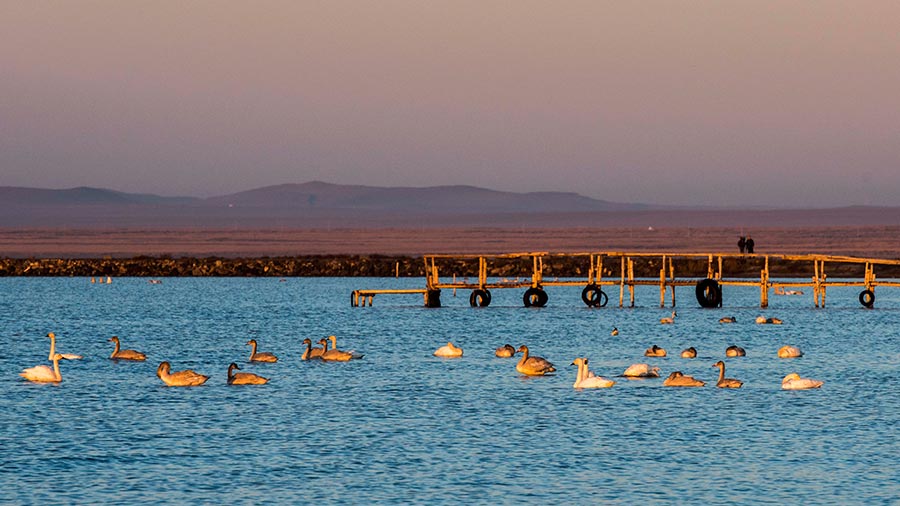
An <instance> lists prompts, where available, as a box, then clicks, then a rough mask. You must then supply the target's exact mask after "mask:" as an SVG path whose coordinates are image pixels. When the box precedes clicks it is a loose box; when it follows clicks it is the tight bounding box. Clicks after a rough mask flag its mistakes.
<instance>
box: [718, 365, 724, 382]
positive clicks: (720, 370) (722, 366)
mask: <svg viewBox="0 0 900 506" xmlns="http://www.w3.org/2000/svg"><path fill="white" fill-rule="evenodd" d="M723 379H725V364H722V365H720V366H719V382H721V381H722V380H723Z"/></svg>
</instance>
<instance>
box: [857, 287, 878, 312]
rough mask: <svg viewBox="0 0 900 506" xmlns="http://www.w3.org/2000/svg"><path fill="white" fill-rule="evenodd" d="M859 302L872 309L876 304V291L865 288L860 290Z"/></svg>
mask: <svg viewBox="0 0 900 506" xmlns="http://www.w3.org/2000/svg"><path fill="white" fill-rule="evenodd" d="M859 303H860V304H862V305H863V306H865V307H866V308H867V309H872V306H874V305H875V292H873V291H872V290H863V291H861V292H859Z"/></svg>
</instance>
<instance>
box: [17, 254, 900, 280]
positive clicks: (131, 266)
mask: <svg viewBox="0 0 900 506" xmlns="http://www.w3.org/2000/svg"><path fill="white" fill-rule="evenodd" d="M614 263H615V264H616V265H613V264H614ZM764 263H765V259H764V257H761V256H756V257H746V258H725V259H723V272H724V273H725V275H726V277H738V278H750V279H756V278H759V273H760V269H762V268H763V267H764ZM438 266H439V271H440V272H441V275H442V276H453V275H456V276H458V277H466V276H468V277H473V278H476V279H477V277H478V259H477V258H475V259H472V258H468V259H440V260H439V261H438ZM659 269H660V259H659V258H658V257H643V258H636V259H635V262H634V275H635V277H638V278H658V277H659ZM812 269H813V267H812V265H811V264H810V263H809V262H797V261H778V262H772V263H770V266H769V270H770V275H771V276H772V277H779V278H810V277H812V276H813V274H814V273H813V272H812ZM864 269H865V266H864V264H831V265H829V276H830V277H833V278H835V277H850V278H861V277H863V276H864ZM588 270H589V261H588V260H587V259H585V258H584V257H553V258H552V259H547V260H546V261H545V262H544V266H543V275H544V277H545V278H553V277H559V278H579V277H584V278H587V276H588ZM677 272H678V277H680V278H685V277H690V278H705V277H706V275H707V262H706V260H705V259H690V260H689V259H682V260H678V262H677ZM487 273H488V276H489V277H494V278H507V277H508V278H511V277H523V278H528V277H530V276H531V260H530V259H527V258H526V259H522V258H492V259H490V261H489V266H488V272H487ZM619 275H620V273H619V267H618V262H617V261H616V262H613V261H611V260H608V261H607V262H606V263H604V266H603V276H604V278H607V279H618V276H619ZM878 275H879V277H882V278H887V277H894V278H896V277H900V266H880V267H879V269H878ZM15 276H21V277H94V276H104V277H105V276H110V277H148V278H155V277H379V278H385V277H404V278H413V277H419V278H424V277H425V265H424V262H423V260H422V257H421V256H409V255H303V256H289V257H255V258H223V257H179V258H172V257H169V256H160V257H151V256H136V257H131V258H70V259H66V258H40V259H37V258H0V277H15Z"/></svg>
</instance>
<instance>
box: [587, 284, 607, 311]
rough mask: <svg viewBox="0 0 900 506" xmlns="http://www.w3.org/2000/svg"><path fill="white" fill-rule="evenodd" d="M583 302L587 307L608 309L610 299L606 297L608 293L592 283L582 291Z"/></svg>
mask: <svg viewBox="0 0 900 506" xmlns="http://www.w3.org/2000/svg"><path fill="white" fill-rule="evenodd" d="M581 301H582V302H584V303H585V305H587V307H606V303H607V302H609V297H607V296H606V293H604V292H603V290H602V289H601V288H600V287H599V286H597V285H595V284H593V283H592V284H590V285H588V286H586V287H584V290H582V291H581Z"/></svg>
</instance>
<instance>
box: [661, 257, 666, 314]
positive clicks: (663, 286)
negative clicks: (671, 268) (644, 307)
mask: <svg viewBox="0 0 900 506" xmlns="http://www.w3.org/2000/svg"><path fill="white" fill-rule="evenodd" d="M659 307H666V256H665V255H663V256H662V263H661V264H660V266H659Z"/></svg>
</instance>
